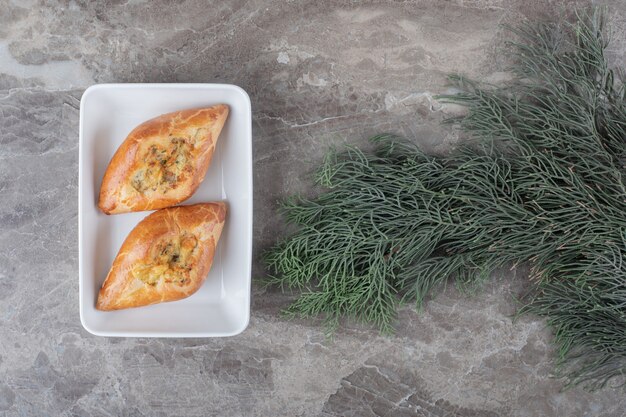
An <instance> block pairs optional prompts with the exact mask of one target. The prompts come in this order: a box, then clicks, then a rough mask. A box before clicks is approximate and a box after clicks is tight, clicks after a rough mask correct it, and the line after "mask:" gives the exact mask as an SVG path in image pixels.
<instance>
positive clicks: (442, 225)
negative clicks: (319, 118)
mask: <svg viewBox="0 0 626 417" xmlns="http://www.w3.org/2000/svg"><path fill="white" fill-rule="evenodd" d="M603 23H604V22H603V14H602V13H599V12H597V11H592V12H589V13H587V14H584V15H580V16H579V17H578V19H577V21H576V23H575V24H572V25H569V26H566V27H559V28H557V27H555V26H552V25H540V26H537V27H535V26H524V27H521V28H518V29H515V33H516V35H517V38H518V39H520V41H519V43H513V46H514V48H515V50H516V51H517V60H516V62H517V63H516V65H515V67H514V71H515V74H516V80H515V81H512V82H510V83H508V85H506V86H483V85H480V84H476V83H472V82H468V81H466V80H464V79H462V78H460V77H453V78H452V80H453V81H454V82H455V83H456V85H457V86H458V87H459V88H460V90H461V91H462V92H461V93H460V94H457V95H453V96H446V97H442V99H443V100H444V101H448V102H453V103H458V104H462V105H464V106H466V107H467V114H466V115H465V116H463V117H461V118H460V119H458V120H457V122H458V123H459V125H460V127H461V129H463V130H464V131H465V132H468V133H469V134H471V135H472V136H474V137H475V138H477V139H480V140H479V143H478V144H476V145H474V146H472V147H464V148H462V149H459V150H457V151H456V152H455V153H454V154H452V155H449V156H443V157H437V156H429V155H426V154H424V153H423V152H421V151H420V150H419V148H417V147H416V146H415V145H413V144H411V143H410V142H408V141H404V140H402V139H399V138H395V137H391V136H377V137H374V138H373V139H372V140H373V142H374V143H375V150H374V151H372V152H363V151H361V150H359V149H355V148H348V149H346V150H344V151H342V152H339V153H331V154H330V155H328V157H327V158H326V160H325V161H324V164H323V166H322V167H321V169H320V170H319V172H318V174H317V177H316V182H317V184H319V185H320V186H322V187H324V188H325V191H324V192H323V193H322V194H321V195H319V196H317V197H315V198H312V199H307V198H300V197H297V198H292V199H289V200H287V201H286V202H285V203H284V206H283V212H284V215H285V217H286V219H287V221H288V222H289V223H291V224H293V225H296V226H297V231H296V232H295V233H294V234H293V235H291V236H290V237H288V238H287V239H286V240H285V241H283V242H282V243H279V244H278V245H277V246H276V247H274V248H273V249H272V250H271V251H270V252H269V253H268V254H267V258H266V261H267V264H268V266H269V267H270V269H271V270H272V271H274V275H273V276H272V277H271V278H270V279H269V280H270V284H274V285H278V286H281V287H283V288H290V289H297V290H300V295H299V297H298V298H297V299H296V301H295V302H294V303H293V304H292V305H291V306H290V307H289V308H288V313H289V314H292V315H296V316H301V317H313V316H318V315H322V316H324V317H325V318H326V320H327V321H328V323H329V324H330V326H331V330H332V328H334V326H336V325H337V322H338V320H339V319H340V318H341V317H344V316H345V317H351V318H355V319H358V320H362V321H365V322H368V323H373V324H375V325H377V326H378V327H379V328H380V329H381V330H382V331H391V330H392V326H393V320H394V318H395V314H396V310H397V307H398V306H399V304H400V303H402V302H404V301H412V302H415V303H416V305H417V307H418V308H419V307H420V306H421V305H422V303H423V302H424V300H425V299H426V297H427V296H428V295H429V294H431V293H432V291H433V290H434V289H436V288H437V287H439V286H441V285H442V284H444V283H445V282H446V281H447V280H448V279H450V278H452V279H454V280H455V281H456V282H457V283H458V284H460V285H461V286H462V287H465V288H468V287H473V286H475V285H476V284H479V283H480V282H482V281H484V280H485V279H487V278H488V277H489V275H490V273H491V272H492V271H494V269H496V268H499V267H503V266H510V265H513V266H515V265H518V264H520V263H529V264H530V265H531V277H530V278H531V279H532V282H533V285H532V290H531V292H530V293H529V295H528V298H527V300H526V301H527V304H526V306H525V307H523V308H522V312H532V313H535V314H539V315H541V316H545V317H546V318H547V321H548V323H549V325H550V326H551V327H552V328H553V330H554V333H555V335H556V337H555V343H556V345H557V349H558V358H557V364H558V370H559V371H560V372H559V375H561V376H564V377H566V378H567V381H568V383H569V384H579V383H586V384H587V386H589V387H590V388H598V387H601V386H603V385H605V384H606V383H607V382H608V381H609V380H613V378H615V377H620V376H621V377H622V378H616V379H615V380H617V381H623V380H624V379H623V377H624V375H626V187H625V182H624V173H625V171H626V169H625V166H624V161H625V160H626V104H625V101H624V86H623V84H622V83H621V82H620V81H619V80H616V79H615V76H614V72H613V71H612V70H611V69H610V68H609V66H608V64H607V60H606V58H605V56H604V51H605V49H606V46H607V39H606V35H605V31H604V27H603V26H604V25H603Z"/></svg>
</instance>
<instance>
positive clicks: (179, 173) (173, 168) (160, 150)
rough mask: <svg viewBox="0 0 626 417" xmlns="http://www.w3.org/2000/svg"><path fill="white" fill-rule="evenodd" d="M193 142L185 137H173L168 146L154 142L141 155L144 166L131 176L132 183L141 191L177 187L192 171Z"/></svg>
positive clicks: (166, 189)
mask: <svg viewBox="0 0 626 417" xmlns="http://www.w3.org/2000/svg"><path fill="white" fill-rule="evenodd" d="M193 148H194V147H193V144H190V143H188V142H187V141H186V140H185V139H183V138H175V137H173V138H171V139H170V140H169V143H168V144H167V145H166V146H162V145H160V144H153V145H150V147H148V149H147V151H146V152H145V153H144V154H143V156H142V157H141V161H142V162H143V164H142V165H143V166H142V167H141V168H139V169H138V170H136V171H135V172H134V174H133V175H132V177H131V182H130V183H131V185H132V187H133V188H134V189H135V190H137V191H138V192H139V193H142V194H143V193H145V192H148V191H159V192H162V193H166V192H167V191H168V190H172V189H175V188H176V187H177V186H178V184H179V182H180V180H184V179H185V175H186V174H188V173H190V172H191V171H192V168H191V152H192V151H193Z"/></svg>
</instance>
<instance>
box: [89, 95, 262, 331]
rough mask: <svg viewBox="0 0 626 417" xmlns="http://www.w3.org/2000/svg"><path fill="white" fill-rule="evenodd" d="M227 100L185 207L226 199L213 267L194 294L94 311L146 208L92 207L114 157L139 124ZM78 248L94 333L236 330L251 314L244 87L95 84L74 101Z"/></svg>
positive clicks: (248, 125)
mask: <svg viewBox="0 0 626 417" xmlns="http://www.w3.org/2000/svg"><path fill="white" fill-rule="evenodd" d="M219 103H225V104H228V105H229V106H230V113H229V116H228V119H227V121H226V124H225V125H224V128H223V130H222V133H221V134H220V137H219V139H218V141H217V146H216V150H215V153H214V155H213V161H212V163H211V166H210V167H209V170H208V172H207V174H206V177H205V179H204V181H203V182H202V184H201V185H200V188H199V189H198V190H197V191H196V193H195V194H194V195H193V196H192V197H191V198H190V199H189V200H187V201H185V202H184V203H182V204H192V203H199V202H208V201H226V202H228V208H229V212H228V215H227V217H226V223H225V225H224V230H223V232H222V236H221V238H220V240H219V243H218V245H217V251H216V253H215V258H214V260H213V266H212V268H211V271H210V272H209V276H208V277H207V279H206V281H205V282H204V284H203V285H202V287H201V288H200V289H199V290H198V292H196V293H195V294H193V295H192V296H191V297H189V298H186V299H184V300H180V301H174V302H170V303H162V304H156V305H152V306H147V307H140V308H133V309H127V310H120V311H110V312H102V311H98V310H96V308H95V304H96V298H97V295H98V290H99V289H100V286H101V285H102V282H103V281H104V279H105V278H106V275H107V273H108V271H109V268H110V267H111V264H112V263H113V259H114V258H115V256H116V255H117V252H118V250H119V248H120V246H121V245H122V242H123V241H124V239H125V238H126V236H127V235H128V233H129V232H130V231H131V230H132V229H133V228H134V227H135V226H136V225H137V223H139V221H140V220H141V219H143V218H144V217H146V216H147V215H148V214H150V212H139V213H130V214H117V215H111V216H107V215H105V214H103V213H102V212H100V210H98V207H97V205H96V204H97V200H98V194H99V192H100V183H101V181H102V176H103V175H104V171H105V170H106V168H107V166H108V164H109V161H110V160H111V157H112V156H113V153H115V151H116V149H117V148H118V146H119V145H120V144H121V143H122V142H123V141H124V139H125V138H126V136H127V135H128V133H130V131H131V130H132V129H133V128H134V127H135V126H137V125H139V124H140V123H142V122H144V121H146V120H148V119H151V118H153V117H156V116H159V115H161V114H163V113H169V112H173V111H177V110H183V109H190V108H195V107H207V106H212V105H214V104H219ZM78 166H79V169H78V171H79V173H78V235H79V237H78V251H79V292H80V296H79V298H80V319H81V322H82V324H83V326H84V327H85V329H86V330H87V331H89V332H91V333H93V334H95V335H100V336H127V337H219V336H232V335H235V334H238V333H240V332H242V331H243V330H244V329H245V328H246V326H247V325H248V320H249V317H250V268H251V260H252V110H251V106H250V98H249V97H248V95H247V94H246V92H245V91H244V90H242V89H241V88H239V87H237V86H234V85H226V84H100V85H94V86H92V87H90V88H88V89H87V90H86V91H85V93H84V94H83V97H82V99H81V103H80V151H79V164H78Z"/></svg>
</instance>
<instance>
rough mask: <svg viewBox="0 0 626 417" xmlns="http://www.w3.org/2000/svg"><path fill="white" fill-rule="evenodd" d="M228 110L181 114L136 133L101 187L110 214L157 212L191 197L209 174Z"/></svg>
mask: <svg viewBox="0 0 626 417" xmlns="http://www.w3.org/2000/svg"><path fill="white" fill-rule="evenodd" d="M227 117H228V106H227V105H225V104H219V105H217V106H213V107H207V108H201V109H191V110H182V111H178V112H174V113H168V114H164V115H161V116H159V117H156V118H154V119H151V120H148V121H147V122H144V123H142V124H140V125H139V126H137V127H136V128H135V129H133V131H132V132H130V134H129V135H128V137H127V138H126V140H124V142H123V143H122V145H120V147H119V148H118V149H117V152H115V155H113V158H112V159H111V162H109V166H108V168H107V170H106V172H105V174H104V178H103V180H102V186H101V187H100V198H99V200H98V207H100V209H101V210H102V211H103V212H105V213H106V214H117V213H127V212H131V211H142V210H156V209H160V208H163V207H170V206H173V205H175V204H178V203H180V202H181V201H184V200H186V199H188V198H189V197H191V195H192V194H193V193H194V192H195V191H196V189H197V188H198V186H199V185H200V183H201V182H202V180H203V179H204V176H205V174H206V172H207V169H208V168H209V164H210V162H211V157H212V156H213V151H214V150H215V143H216V141H217V137H218V136H219V134H220V131H221V130H222V127H223V126H224V122H225V121H226V118H227Z"/></svg>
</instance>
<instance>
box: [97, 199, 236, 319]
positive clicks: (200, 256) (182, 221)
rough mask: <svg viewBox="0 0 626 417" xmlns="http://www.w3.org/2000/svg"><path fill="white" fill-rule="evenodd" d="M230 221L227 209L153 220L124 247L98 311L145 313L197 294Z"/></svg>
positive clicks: (189, 210) (176, 212) (210, 207)
mask: <svg viewBox="0 0 626 417" xmlns="http://www.w3.org/2000/svg"><path fill="white" fill-rule="evenodd" d="M225 218H226V204H225V203H201V204H194V205H190V206H178V207H170V208H166V209H162V210H158V211H156V212H154V213H152V214H150V215H149V216H148V217H146V218H145V219H143V220H142V221H141V222H140V223H139V224H138V225H137V226H135V228H134V229H133V230H132V231H131V232H130V234H129V235H128V237H127V238H126V240H125V241H124V243H123V244H122V247H121V248H120V251H119V253H118V254H117V256H116V258H115V260H114V261H113V266H112V267H111V271H110V272H109V274H108V275H107V277H106V280H105V281H104V283H103V284H102V288H101V289H100V293H99V294H98V301H97V303H96V308H97V309H98V310H119V309H123V308H130V307H140V306H146V305H149V304H155V303H161V302H164V301H174V300H180V299H182V298H185V297H189V296H190V295H191V294H193V293H195V292H196V291H197V290H198V288H200V286H201V285H202V283H203V282H204V280H205V279H206V276H207V274H208V273H209V269H211V264H212V263H213V255H214V254H215V247H216V245H217V241H218V240H219V238H220V234H221V232H222V227H223V226H224V220H225Z"/></svg>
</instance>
